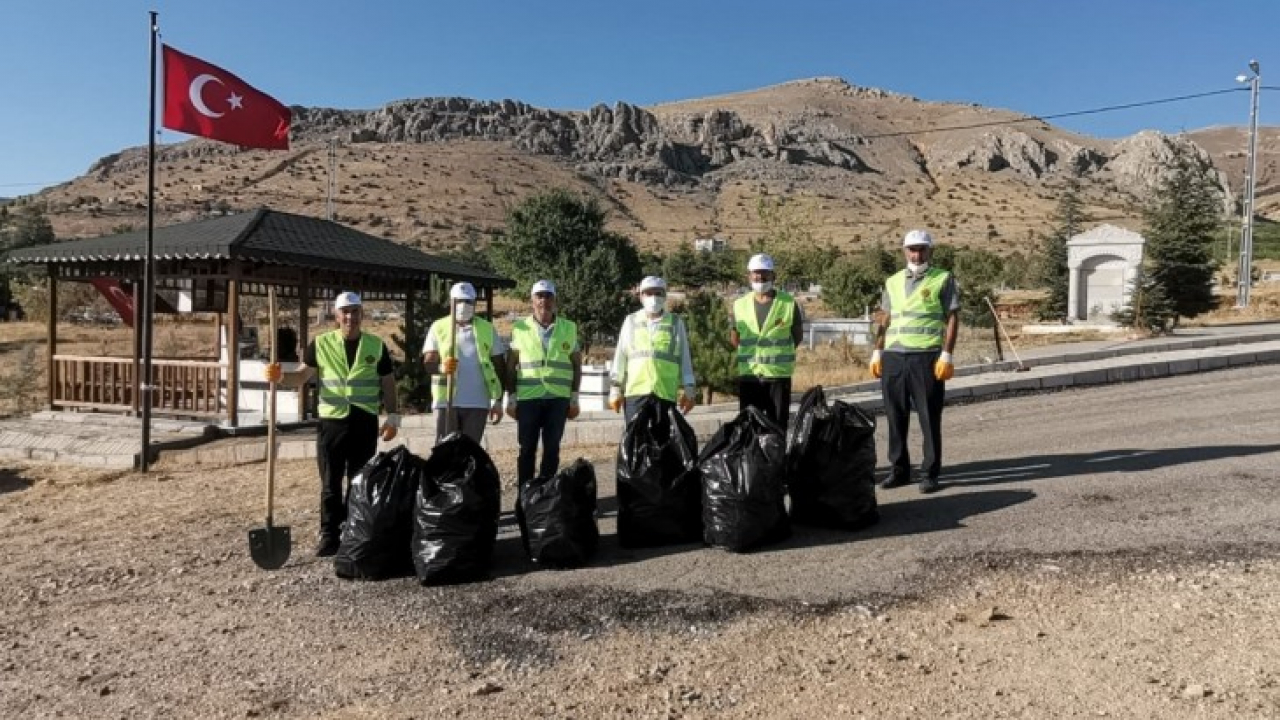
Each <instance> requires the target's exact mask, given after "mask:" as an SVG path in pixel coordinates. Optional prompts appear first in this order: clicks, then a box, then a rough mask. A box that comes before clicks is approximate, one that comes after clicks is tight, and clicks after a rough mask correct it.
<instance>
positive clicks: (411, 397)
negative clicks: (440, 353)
mask: <svg viewBox="0 0 1280 720" xmlns="http://www.w3.org/2000/svg"><path fill="white" fill-rule="evenodd" d="M448 298H449V284H448V283H447V282H445V281H444V280H443V279H441V278H439V277H433V278H432V282H431V285H430V286H428V287H427V288H426V290H423V291H419V292H418V294H417V295H416V297H415V298H414V303H413V306H412V307H410V308H409V309H408V315H406V318H405V320H406V322H404V323H402V324H401V325H400V331H399V332H397V333H392V334H391V341H392V342H393V343H395V344H396V346H397V347H399V348H400V352H401V353H403V354H404V364H402V365H401V366H400V367H399V368H398V369H397V372H396V392H397V395H399V397H400V406H401V407H411V408H414V409H416V410H426V409H427V408H428V407H429V406H430V404H431V387H430V386H429V385H427V368H426V366H425V365H424V364H423V362H422V343H423V342H424V341H425V340H426V339H427V331H428V330H430V329H431V323H433V322H435V321H436V320H437V319H439V318H442V317H447V316H448V314H449V301H448ZM410 316H412V318H413V332H409V322H408V318H409V317H410Z"/></svg>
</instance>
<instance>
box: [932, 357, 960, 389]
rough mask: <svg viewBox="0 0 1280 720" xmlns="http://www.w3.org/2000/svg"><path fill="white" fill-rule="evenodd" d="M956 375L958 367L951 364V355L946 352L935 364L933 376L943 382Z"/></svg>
mask: <svg viewBox="0 0 1280 720" xmlns="http://www.w3.org/2000/svg"><path fill="white" fill-rule="evenodd" d="M955 374H956V366H955V365H952V364H951V353H949V352H944V353H942V354H941V355H939V356H938V362H936V363H934V364H933V376H934V377H935V378H937V379H938V380H940V381H942V382H946V381H948V380H950V379H951V378H952V377H953V376H955Z"/></svg>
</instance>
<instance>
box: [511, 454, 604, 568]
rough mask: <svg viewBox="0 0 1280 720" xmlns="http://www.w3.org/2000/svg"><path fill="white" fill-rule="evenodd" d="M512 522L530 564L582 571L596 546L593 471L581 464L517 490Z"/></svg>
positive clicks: (580, 462)
mask: <svg viewBox="0 0 1280 720" xmlns="http://www.w3.org/2000/svg"><path fill="white" fill-rule="evenodd" d="M516 521H517V522H518V523H519V524H520V537H521V538H523V539H524V550H525V552H526V553H528V555H529V559H530V560H532V561H534V562H536V563H538V564H539V565H545V566H546V567H554V568H575V567H582V566H583V565H586V564H587V563H588V562H590V561H591V558H592V557H593V556H595V554H596V549H597V548H598V547H599V545H600V528H599V527H598V526H597V525H596V471H595V468H594V467H592V466H591V463H590V462H589V461H587V460H586V459H585V458H579V459H578V461H577V462H575V463H574V464H573V465H570V466H569V467H567V468H565V469H563V470H561V471H560V472H558V473H556V474H555V475H553V476H551V477H549V478H548V477H536V478H534V479H532V480H530V481H529V482H527V483H525V484H524V486H523V487H521V488H520V496H519V498H518V500H517V502H516Z"/></svg>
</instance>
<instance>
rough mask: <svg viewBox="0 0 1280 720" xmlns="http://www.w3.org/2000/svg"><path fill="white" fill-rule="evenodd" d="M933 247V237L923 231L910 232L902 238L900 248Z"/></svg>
mask: <svg viewBox="0 0 1280 720" xmlns="http://www.w3.org/2000/svg"><path fill="white" fill-rule="evenodd" d="M921 245H923V246H925V247H933V236H932V235H930V234H929V233H928V232H927V231H925V230H912V231H911V232H909V233H907V236H906V237H904V238H902V247H904V248H905V247H919V246H921Z"/></svg>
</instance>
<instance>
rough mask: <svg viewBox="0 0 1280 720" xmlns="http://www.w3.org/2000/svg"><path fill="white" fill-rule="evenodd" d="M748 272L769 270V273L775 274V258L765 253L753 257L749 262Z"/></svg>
mask: <svg viewBox="0 0 1280 720" xmlns="http://www.w3.org/2000/svg"><path fill="white" fill-rule="evenodd" d="M747 270H748V272H749V271H752V270H768V271H769V272H773V257H772V256H771V255H766V254H764V253H760V254H759V255H752V256H751V259H750V260H748V261H747Z"/></svg>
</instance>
